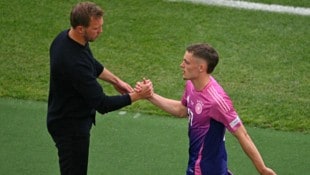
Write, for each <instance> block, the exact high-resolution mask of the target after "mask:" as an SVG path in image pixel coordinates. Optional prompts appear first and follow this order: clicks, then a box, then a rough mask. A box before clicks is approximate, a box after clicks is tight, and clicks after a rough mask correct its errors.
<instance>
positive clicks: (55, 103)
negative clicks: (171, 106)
mask: <svg viewBox="0 0 310 175" xmlns="http://www.w3.org/2000/svg"><path fill="white" fill-rule="evenodd" d="M70 22H71V28H70V29H69V30H65V31H63V32H61V33H60V34H59V35H58V36H57V37H56V38H55V39H54V41H53V42H52V44H51V47H50V88H49V98H48V112H47V127H48V131H49V133H50V135H51V136H52V138H53V140H54V142H55V143H56V147H57V149H58V157H59V165H60V171H61V174H62V175H67V174H70V175H78V174H81V175H85V174H87V164H88V152H89V140H90V130H91V127H92V124H93V123H95V114H96V111H98V112H100V113H102V114H104V113H107V112H110V111H114V110H117V109H120V108H122V107H124V106H127V105H130V104H131V103H132V102H134V101H136V100H139V99H143V98H148V97H150V96H151V95H152V84H151V83H149V84H148V85H146V86H144V87H143V88H142V89H139V90H137V91H134V90H133V89H132V88H131V86H130V85H129V84H127V83H125V82H124V81H122V80H121V79H120V78H118V77H117V76H115V75H114V74H113V73H112V72H110V71H109V70H108V69H106V68H105V67H103V65H101V64H100V63H99V62H98V61H97V60H96V59H95V58H94V56H93V54H92V52H91V50H90V48H89V42H91V41H94V40H95V39H96V38H97V37H98V36H99V35H100V33H101V32H102V25H103V11H102V9H101V8H100V7H99V6H97V5H96V4H94V3H90V2H83V3H78V4H77V5H76V6H75V7H74V8H73V9H72V11H71V16H70ZM97 78H99V79H101V80H104V81H107V82H109V83H111V84H112V85H113V86H114V87H115V89H116V90H118V91H119V92H120V93H121V94H122V95H116V96H107V95H106V94H105V93H104V92H103V90H102V87H101V86H100V84H99V83H98V82H97Z"/></svg>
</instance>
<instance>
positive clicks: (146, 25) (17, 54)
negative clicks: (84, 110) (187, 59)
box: [0, 0, 310, 133]
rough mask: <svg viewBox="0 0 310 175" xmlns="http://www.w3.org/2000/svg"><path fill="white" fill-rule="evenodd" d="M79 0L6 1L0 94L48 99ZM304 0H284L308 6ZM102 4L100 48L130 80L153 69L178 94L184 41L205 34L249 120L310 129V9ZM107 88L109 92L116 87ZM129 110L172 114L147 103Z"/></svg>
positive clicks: (128, 1) (133, 1)
mask: <svg viewBox="0 0 310 175" xmlns="http://www.w3.org/2000/svg"><path fill="white" fill-rule="evenodd" d="M76 2H77V1H73V0H69V1H60V0H56V1H48V0H41V1H38V0H32V1H30V0H25V1H18V0H11V1H1V2H0V5H1V7H5V8H2V9H1V15H0V19H1V22H2V27H1V29H0V37H1V40H0V44H1V47H0V53H1V54H0V75H1V76H0V97H12V98H18V99H30V100H39V101H46V100H47V93H48V81H49V56H48V49H49V45H50V43H51V41H52V40H53V38H54V37H55V36H56V35H57V34H58V33H59V32H60V31H62V30H64V29H66V28H68V27H69V20H68V18H69V12H70V10H71V7H72V6H73V5H74V4H75V3H76ZM275 2H277V1H275ZM285 2H286V1H283V3H285ZM307 2H308V1H306V2H305V1H303V0H298V1H294V2H292V1H289V2H287V3H286V4H287V5H298V4H304V6H306V7H309V3H307ZM98 4H100V5H101V6H102V7H103V8H104V9H105V12H106V14H105V24H104V32H103V34H102V36H101V37H100V38H99V39H98V40H97V41H96V42H94V43H92V44H91V47H92V50H93V53H94V55H95V56H96V57H97V59H98V60H100V61H101V62H102V63H103V64H104V65H105V66H106V67H107V68H108V69H110V70H111V71H112V72H114V73H115V74H116V75H118V76H119V77H121V78H122V79H124V80H126V81H127V82H129V83H130V84H131V85H134V84H135V82H136V81H138V80H140V79H141V78H143V77H147V78H150V79H151V80H152V81H153V84H154V87H155V90H156V92H158V93H159V94H161V95H163V96H166V97H169V98H174V99H180V98H181V95H182V93H183V86H184V81H183V80H182V78H181V71H180V68H179V64H180V62H181V60H182V57H183V54H184V49H185V47H186V46H187V45H189V44H191V43H196V42H208V43H210V44H211V45H213V46H214V47H215V48H216V49H217V50H218V51H219V53H220V57H221V60H220V63H219V65H218V67H217V68H216V70H215V72H214V76H215V77H216V79H217V80H218V81H219V82H220V83H221V84H222V85H223V87H224V88H225V89H226V91H227V92H228V94H229V95H230V96H231V98H232V100H233V101H234V105H235V108H236V110H237V112H238V113H239V115H240V117H241V118H242V119H243V121H244V122H245V123H246V124H248V125H251V126H256V127H261V128H273V129H277V130H282V131H300V132H304V133H308V132H309V130H310V117H309V113H310V106H309V104H310V100H309V99H310V95H309V89H310V78H309V72H308V70H309V69H310V62H309V55H310V49H309V45H310V30H309V26H310V20H309V16H298V15H290V14H279V13H270V12H261V11H249V10H238V9H232V8H225V7H214V6H206V5H197V4H190V3H182V2H167V1H159V0H149V1H139V0H122V1H98ZM103 86H104V90H105V91H106V92H107V93H108V94H111V95H112V94H115V93H116V92H115V91H114V90H113V88H112V87H111V86H109V85H106V84H104V83H103ZM126 110H128V111H133V112H134V111H137V110H139V111H143V112H144V113H148V114H159V115H167V114H166V113H164V112H162V111H160V110H158V109H157V108H155V107H154V106H152V105H151V104H150V103H147V102H138V103H136V104H134V105H133V106H131V107H128V108H126Z"/></svg>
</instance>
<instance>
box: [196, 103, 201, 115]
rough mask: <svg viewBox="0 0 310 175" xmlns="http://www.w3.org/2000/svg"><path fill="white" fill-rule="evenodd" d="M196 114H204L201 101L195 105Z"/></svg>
mask: <svg viewBox="0 0 310 175" xmlns="http://www.w3.org/2000/svg"><path fill="white" fill-rule="evenodd" d="M195 112H196V114H201V112H202V102H201V101H197V103H196V105H195Z"/></svg>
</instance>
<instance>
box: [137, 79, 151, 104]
mask: <svg viewBox="0 0 310 175" xmlns="http://www.w3.org/2000/svg"><path fill="white" fill-rule="evenodd" d="M134 91H135V92H136V93H138V94H139V96H140V97H141V98H144V99H146V98H150V97H152V96H153V94H154V89H153V84H152V81H151V80H149V79H145V78H144V79H143V80H142V81H139V82H137V83H136V87H135V88H134Z"/></svg>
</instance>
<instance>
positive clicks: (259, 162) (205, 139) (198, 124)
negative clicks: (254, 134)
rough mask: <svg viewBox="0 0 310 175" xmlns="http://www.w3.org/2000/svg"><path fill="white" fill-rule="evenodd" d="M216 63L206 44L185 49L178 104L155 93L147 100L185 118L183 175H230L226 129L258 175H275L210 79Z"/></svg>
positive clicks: (216, 84) (223, 92)
mask: <svg viewBox="0 0 310 175" xmlns="http://www.w3.org/2000/svg"><path fill="white" fill-rule="evenodd" d="M218 60H219V56H218V53H217V52H216V50H215V49H214V48H212V47H211V46H210V45H208V44H194V45H191V46H189V47H187V49H186V52H185V55H184V58H183V61H182V63H181V65H180V67H181V69H182V71H183V79H184V80H186V86H185V91H184V94H183V97H182V99H181V101H178V100H173V99H167V98H165V97H162V96H160V95H158V94H156V93H154V95H153V96H152V97H151V98H149V100H150V101H151V102H152V103H153V104H154V105H156V106H158V107H159V108H161V109H162V110H164V111H166V112H168V113H170V114H172V115H175V116H179V117H186V116H188V118H189V130H188V135H189V160H188V167H187V172H186V174H187V175H227V174H232V173H231V172H230V171H229V170H228V167H227V155H226V149H225V142H224V135H225V130H226V129H228V131H230V132H231V133H232V134H233V135H234V136H235V137H236V138H237V139H238V141H239V143H240V145H241V147H242V149H243V150H244V152H245V153H246V154H247V155H248V157H249V158H250V159H251V160H252V162H253V164H254V165H255V167H256V169H257V171H258V172H259V173H260V174H262V175H275V174H276V173H275V172H274V171H273V170H272V169H270V168H268V167H266V165H265V163H264V161H263V159H262V157H261V155H260V153H259V151H258V150H257V148H256V146H255V145H254V143H253V141H252V140H251V138H250V136H249V135H248V133H247V131H246V129H245V127H244V126H243V124H242V121H241V119H240V118H239V116H238V114H237V113H236V111H235V109H234V107H233V104H232V101H231V100H230V98H229V97H228V95H227V94H226V92H225V91H224V90H223V88H222V87H221V85H219V83H218V82H217V81H216V80H215V79H214V78H213V77H212V76H211V73H212V72H213V70H214V68H215V67H216V65H217V63H218ZM148 81H149V80H148ZM144 82H146V81H144Z"/></svg>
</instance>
